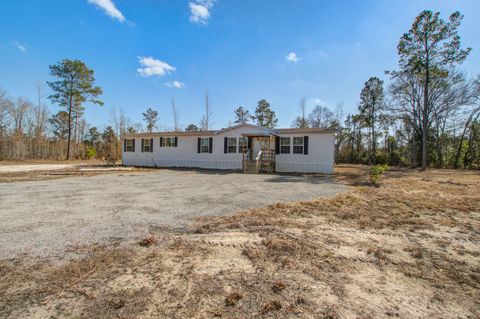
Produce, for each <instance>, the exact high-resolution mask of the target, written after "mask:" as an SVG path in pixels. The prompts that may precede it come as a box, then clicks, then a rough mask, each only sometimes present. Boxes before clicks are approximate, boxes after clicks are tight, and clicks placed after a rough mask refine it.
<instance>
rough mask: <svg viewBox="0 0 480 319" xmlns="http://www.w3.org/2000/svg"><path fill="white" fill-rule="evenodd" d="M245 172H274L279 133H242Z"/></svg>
mask: <svg viewBox="0 0 480 319" xmlns="http://www.w3.org/2000/svg"><path fill="white" fill-rule="evenodd" d="M242 137H243V140H244V147H243V157H242V164H243V172H244V173H247V174H260V173H274V172H275V153H276V151H275V150H276V147H277V145H276V144H277V143H276V141H277V135H275V134H273V133H270V132H269V133H261V134H260V133H248V134H242ZM245 144H246V145H245Z"/></svg>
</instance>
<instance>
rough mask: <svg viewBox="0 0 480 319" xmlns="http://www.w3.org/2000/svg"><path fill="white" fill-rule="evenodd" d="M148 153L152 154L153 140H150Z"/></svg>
mask: <svg viewBox="0 0 480 319" xmlns="http://www.w3.org/2000/svg"><path fill="white" fill-rule="evenodd" d="M150 153H153V138H151V139H150Z"/></svg>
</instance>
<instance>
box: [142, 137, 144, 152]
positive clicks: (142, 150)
mask: <svg viewBox="0 0 480 319" xmlns="http://www.w3.org/2000/svg"><path fill="white" fill-rule="evenodd" d="M143 142H144V140H143V138H142V153H143V144H144V143H143Z"/></svg>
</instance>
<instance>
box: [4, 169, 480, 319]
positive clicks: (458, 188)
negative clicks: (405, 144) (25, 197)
mask: <svg viewBox="0 0 480 319" xmlns="http://www.w3.org/2000/svg"><path fill="white" fill-rule="evenodd" d="M335 178H336V179H337V180H338V181H339V182H342V183H346V184H348V185H350V186H351V187H352V192H350V193H347V194H342V195H338V196H336V197H333V198H329V199H320V200H315V201H309V202H297V203H290V204H275V205H271V206H268V207H265V208H261V209H253V210H248V211H244V212H240V213H237V214H234V215H230V216H226V217H210V218H204V219H199V220H198V221H197V223H196V224H195V225H192V228H191V230H190V231H189V232H188V233H186V234H175V233H173V232H169V231H168V230H165V229H160V228H158V229H157V230H156V233H154V234H152V236H151V237H147V238H143V239H142V240H141V241H136V242H134V243H122V244H119V243H113V244H112V245H103V246H93V247H84V248H83V250H82V251H80V252H78V254H77V255H76V256H77V257H75V258H73V257H70V258H69V259H66V260H63V261H61V260H26V259H17V260H8V261H2V262H0V278H1V279H0V317H9V318H19V317H33V318H35V317H38V318H44V317H50V316H52V317H79V318H87V317H88V318H112V317H113V318H139V317H141V318H158V317H163V318H213V317H217V318H258V317H264V318H279V317H283V318H291V317H294V318H387V317H400V318H411V317H432V318H436V317H442V318H457V317H461V318H476V317H479V316H480V307H479V303H478V300H480V244H479V243H480V211H479V203H480V176H479V175H478V172H460V171H447V170H438V171H427V172H417V171H409V170H399V171H390V172H388V173H387V174H386V176H385V178H384V180H383V182H382V186H381V187H380V188H373V187H368V186H365V185H366V183H365V182H366V181H367V175H366V172H365V169H364V168H363V167H358V166H352V167H346V166H343V167H340V168H338V172H337V175H336V177H335ZM152 229H155V228H152ZM139 244H140V245H139ZM141 246H144V247H141Z"/></svg>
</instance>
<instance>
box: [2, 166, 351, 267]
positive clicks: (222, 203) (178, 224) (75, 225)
mask: <svg viewBox="0 0 480 319" xmlns="http://www.w3.org/2000/svg"><path fill="white" fill-rule="evenodd" d="M346 190H347V187H346V186H344V185H341V184H339V183H335V182H333V181H332V180H331V178H329V177H321V176H320V177H318V176H317V177H304V176H283V175H245V174H241V173H219V172H201V171H174V170H154V171H150V172H144V173H136V172H131V173H130V172H123V173H112V174H108V175H97V176H90V177H84V176H80V177H68V178H62V179H56V180H41V181H25V182H23V181H22V182H14V183H1V184H0V247H1V250H0V258H11V257H14V256H17V255H19V254H26V255H34V256H35V255H45V254H61V253H62V252H63V251H64V250H65V249H66V248H69V247H70V248H71V247H75V246H79V245H84V244H91V243H98V242H102V241H104V240H110V239H121V240H123V239H129V238H133V237H138V236H144V235H145V234H147V233H148V232H149V230H150V229H152V228H155V227H169V228H173V229H177V230H178V229H183V227H184V225H185V224H186V223H187V222H189V221H191V219H192V218H194V217H198V216H205V215H219V214H225V213H232V212H235V211H239V210H242V209H247V208H253V207H260V206H265V205H267V204H271V203H276V202H285V201H295V200H308V199H313V198H316V197H323V196H332V195H335V194H337V193H339V192H342V191H346Z"/></svg>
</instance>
